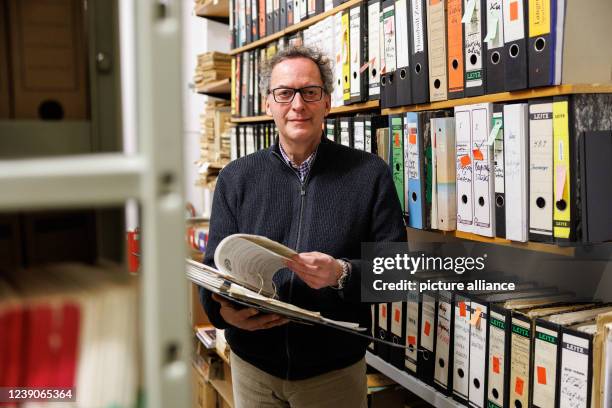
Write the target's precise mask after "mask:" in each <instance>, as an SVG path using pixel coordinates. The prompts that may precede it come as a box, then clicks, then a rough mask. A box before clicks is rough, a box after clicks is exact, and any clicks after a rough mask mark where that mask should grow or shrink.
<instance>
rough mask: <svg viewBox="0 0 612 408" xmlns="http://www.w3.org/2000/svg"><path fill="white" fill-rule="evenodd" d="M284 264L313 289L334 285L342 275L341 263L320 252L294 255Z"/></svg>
mask: <svg viewBox="0 0 612 408" xmlns="http://www.w3.org/2000/svg"><path fill="white" fill-rule="evenodd" d="M286 265H287V267H288V268H289V269H291V270H292V271H293V272H295V273H296V274H297V275H298V276H299V277H300V278H301V279H302V280H303V281H304V282H305V283H306V284H307V285H308V286H310V287H311V288H313V289H321V288H325V287H327V286H335V285H337V284H338V279H340V276H342V264H340V262H338V260H336V259H335V258H334V257H332V256H329V255H327V254H324V253H321V252H304V253H301V254H297V255H294V256H293V257H292V258H291V260H290V261H287V262H286Z"/></svg>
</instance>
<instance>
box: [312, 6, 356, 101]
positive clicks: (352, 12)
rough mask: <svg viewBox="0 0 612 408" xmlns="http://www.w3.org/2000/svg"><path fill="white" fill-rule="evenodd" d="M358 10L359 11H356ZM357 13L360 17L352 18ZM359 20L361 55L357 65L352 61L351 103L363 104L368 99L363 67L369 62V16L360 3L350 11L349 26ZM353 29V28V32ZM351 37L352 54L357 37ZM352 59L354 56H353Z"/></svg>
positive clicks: (351, 35)
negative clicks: (354, 40) (354, 20)
mask: <svg viewBox="0 0 612 408" xmlns="http://www.w3.org/2000/svg"><path fill="white" fill-rule="evenodd" d="M317 1H318V0H317ZM355 10H358V11H355ZM355 13H358V14H359V16H358V17H352V16H353V15H354V14H355ZM353 18H355V19H357V18H358V19H359V34H358V35H357V37H358V38H359V55H358V61H357V63H354V61H352V60H351V63H350V67H351V81H350V82H351V97H350V99H349V103H358V102H363V101H366V100H367V99H368V74H367V72H365V71H363V72H362V71H361V67H362V66H363V64H364V63H366V62H367V58H368V15H367V9H366V5H365V3H360V4H358V5H356V6H353V7H351V8H350V9H349V26H351V25H352V24H353V22H352V19H353ZM352 29H353V28H351V30H352ZM350 37H351V54H352V53H353V51H352V50H353V47H354V46H355V44H353V39H354V38H355V36H354V35H353V33H351V34H350ZM351 59H352V56H351Z"/></svg>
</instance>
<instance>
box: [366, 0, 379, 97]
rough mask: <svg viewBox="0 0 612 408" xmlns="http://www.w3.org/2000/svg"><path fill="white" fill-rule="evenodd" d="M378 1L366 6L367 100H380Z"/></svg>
mask: <svg viewBox="0 0 612 408" xmlns="http://www.w3.org/2000/svg"><path fill="white" fill-rule="evenodd" d="M379 34H380V1H379V0H376V1H374V2H372V3H370V4H368V61H367V62H368V67H369V69H368V71H367V72H368V73H369V77H368V98H369V99H379V98H380V57H379V54H380V41H381V40H380V37H379Z"/></svg>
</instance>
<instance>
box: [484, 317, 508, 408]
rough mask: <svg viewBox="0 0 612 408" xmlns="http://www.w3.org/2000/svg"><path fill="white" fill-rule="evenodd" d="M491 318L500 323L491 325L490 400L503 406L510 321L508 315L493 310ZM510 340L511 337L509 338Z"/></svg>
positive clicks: (505, 391)
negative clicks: (507, 334) (507, 332)
mask: <svg viewBox="0 0 612 408" xmlns="http://www.w3.org/2000/svg"><path fill="white" fill-rule="evenodd" d="M490 319H494V320H496V321H497V322H498V324H490V325H489V347H488V350H489V375H488V377H487V382H488V384H487V386H488V400H489V401H490V402H491V403H492V404H495V405H497V406H500V407H501V406H503V405H504V401H505V398H504V396H505V393H507V392H508V390H506V389H505V387H504V386H505V377H504V374H505V373H506V364H508V358H507V357H508V356H506V330H505V327H506V325H509V324H510V322H509V321H506V316H505V315H503V314H501V313H497V312H495V311H491V314H490ZM508 340H509V339H508Z"/></svg>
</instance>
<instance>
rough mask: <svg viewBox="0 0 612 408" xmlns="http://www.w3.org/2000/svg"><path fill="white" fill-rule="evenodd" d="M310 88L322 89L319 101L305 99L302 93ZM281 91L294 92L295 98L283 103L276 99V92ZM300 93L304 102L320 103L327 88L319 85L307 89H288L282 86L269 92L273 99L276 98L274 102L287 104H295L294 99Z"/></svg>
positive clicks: (293, 97) (309, 86) (306, 87)
mask: <svg viewBox="0 0 612 408" xmlns="http://www.w3.org/2000/svg"><path fill="white" fill-rule="evenodd" d="M308 88H318V89H320V90H321V96H320V97H319V99H316V100H306V98H304V94H303V93H302V91H303V90H304V89H308ZM280 89H282V90H285V91H293V96H292V97H291V99H290V100H289V101H286V102H281V101H278V100H277V99H276V94H275V93H274V92H275V91H278V90H280ZM298 92H299V93H300V95H301V97H302V100H303V101H304V102H319V101H321V100H322V99H323V95H324V94H325V88H323V87H322V86H319V85H308V86H305V87H302V88H287V87H284V86H281V87H279V88H274V89H271V90H269V91H268V94H272V98H274V102H276V103H283V104H285V103H291V102H293V99H295V95H297V94H298Z"/></svg>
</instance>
